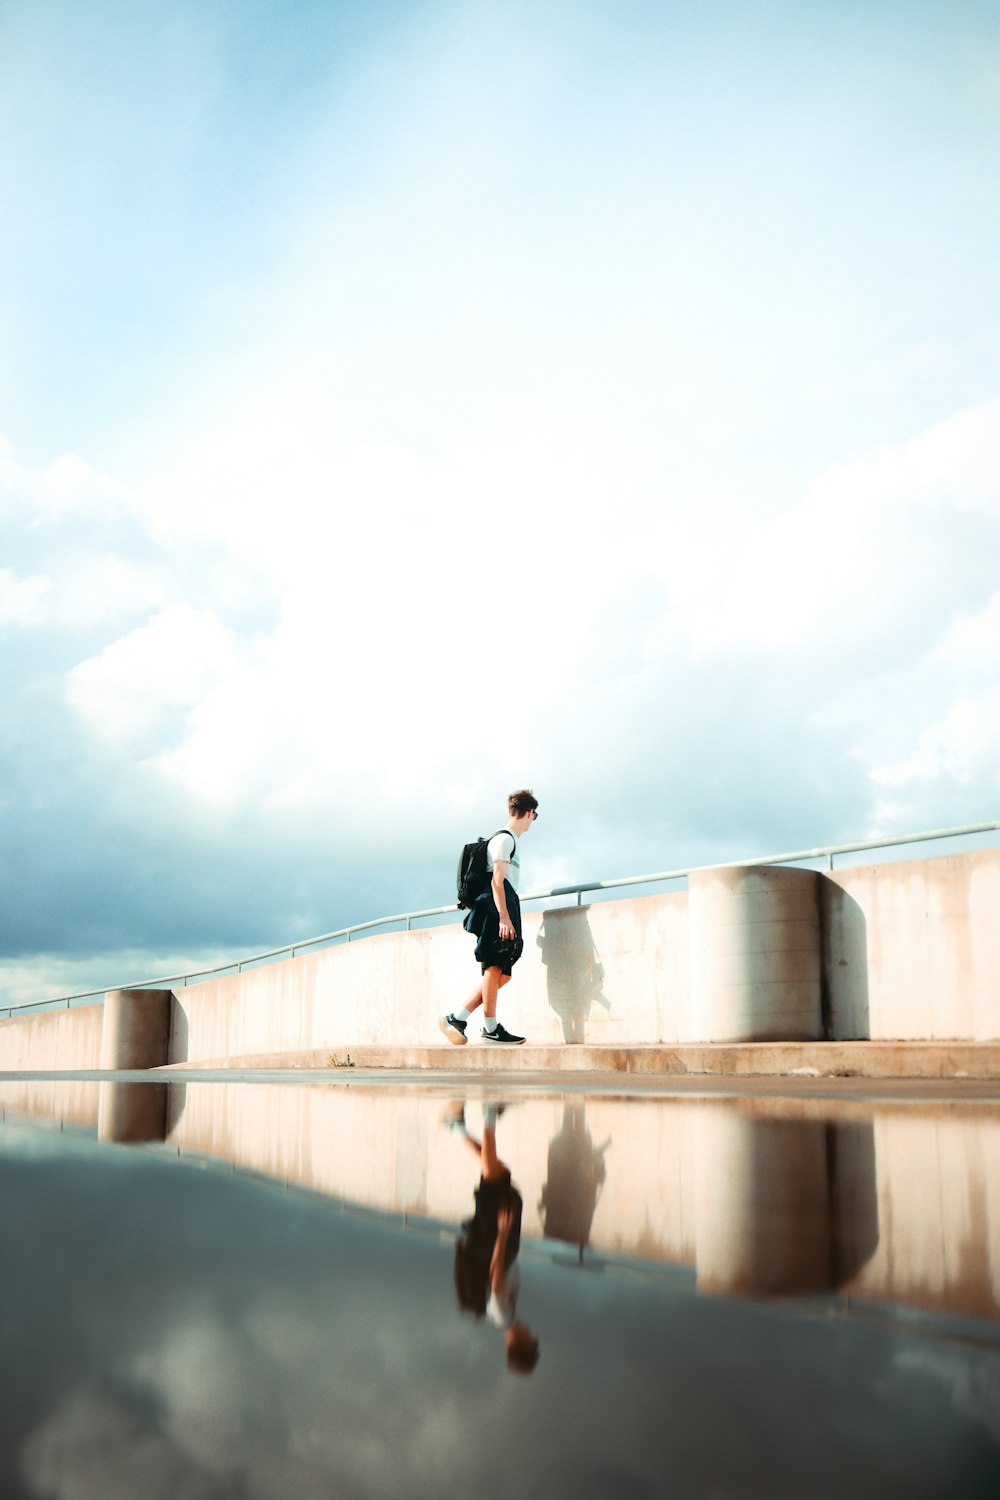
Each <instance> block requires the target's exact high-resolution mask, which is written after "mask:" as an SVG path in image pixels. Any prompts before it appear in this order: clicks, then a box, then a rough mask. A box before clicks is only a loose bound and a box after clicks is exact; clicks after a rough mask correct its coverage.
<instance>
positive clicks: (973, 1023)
mask: <svg viewBox="0 0 1000 1500" xmlns="http://www.w3.org/2000/svg"><path fill="white" fill-rule="evenodd" d="M827 882H828V883H829V884H830V885H831V886H834V885H835V886H836V887H838V888H839V890H840V891H841V892H843V896H842V897H841V902H842V905H841V909H840V912H839V915H838V923H837V931H836V932H835V934H834V937H835V940H836V939H837V938H838V937H839V941H840V942H841V944H842V947H841V951H840V952H839V954H838V955H836V956H834V955H833V954H831V957H832V958H833V962H832V963H831V964H830V977H831V985H832V997H833V998H832V1004H833V1009H834V1013H835V1016H836V1020H837V1026H838V1029H835V1030H834V1032H833V1035H834V1036H843V1037H849V1036H851V1035H857V1034H858V1033H857V1032H856V1031H855V1030H854V1029H853V1026H854V1024H855V1023H858V1022H860V1024H862V1025H864V1024H865V1023H866V1021H867V1024H868V1026H869V1027H870V1030H868V1031H866V1032H862V1033H860V1034H862V1035H870V1036H871V1037H872V1039H873V1040H876V1041H882V1040H889V1039H892V1038H897V1037H898V1038H919V1039H923V1038H926V1039H928V1040H934V1039H939V1038H941V1039H945V1038H947V1039H952V1038H962V1039H965V1040H969V1041H992V1040H995V1039H996V1038H997V1037H1000V850H998V849H983V850H979V851H977V852H975V853H972V854H948V855H944V856H941V857H938V858H936V859H919V860H906V861H903V862H901V863H899V864H892V865H872V866H870V867H868V868H865V869H857V870H835V871H834V872H833V874H832V875H830V876H829V877H827ZM862 951H864V952H865V953H866V954H867V970H866V971H865V970H864V969H863V968H862V966H861V964H860V953H861V952H862ZM840 960H843V963H841V962H840Z"/></svg>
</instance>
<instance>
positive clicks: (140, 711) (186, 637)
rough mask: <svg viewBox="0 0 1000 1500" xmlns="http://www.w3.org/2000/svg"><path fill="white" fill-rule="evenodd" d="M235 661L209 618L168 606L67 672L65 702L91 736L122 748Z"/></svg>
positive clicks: (225, 636) (227, 639)
mask: <svg viewBox="0 0 1000 1500" xmlns="http://www.w3.org/2000/svg"><path fill="white" fill-rule="evenodd" d="M238 661H239V650H238V647H237V645H236V642H235V640H234V638H233V635H232V632H231V631H229V630H227V629H226V627H225V626H224V625H223V624H222V623H221V622H220V620H219V619H218V617H217V616H216V615H215V614H213V613H212V611H210V610H198V609H194V608H192V606H191V605H189V604H184V603H179V604H171V605H168V606H166V607H165V608H164V609H162V610H161V611H160V612H159V614H157V615H156V616H155V617H154V618H153V619H152V620H151V621H150V623H149V624H148V625H144V626H142V627H140V628H139V629H138V630H133V631H131V632H130V633H129V634H128V635H124V636H122V637H121V638H120V639H119V640H117V641H114V642H112V644H111V645H109V646H106V647H105V649H104V650H103V651H102V652H100V654H99V655H98V656H95V657H91V658H90V659H89V660H87V661H84V662H81V663H80V664H79V665H78V666H76V667H74V668H73V670H72V671H71V672H70V673H69V674H68V676H67V680H66V697H67V700H68V702H69V703H70V705H71V706H72V707H73V708H74V709H75V710H76V711H77V713H79V714H80V715H81V716H82V717H83V718H84V719H85V720H86V721H87V723H88V724H89V725H90V727H91V728H92V729H93V730H94V731H95V732H96V733H97V734H98V735H100V736H101V737H102V738H104V739H107V740H110V741H112V742H117V743H126V744H127V743H130V742H134V741H137V740H141V739H143V738H144V737H146V736H148V735H149V734H151V733H154V732H156V731H158V730H159V731H163V730H165V729H166V728H167V727H168V726H169V725H170V723H171V722H172V719H173V717H174V715H175V714H176V713H177V712H178V711H183V710H186V709H190V708H191V707H192V706H193V705H195V704H197V703H198V701H199V699H200V698H201V697H202V696H203V695H204V693H205V691H206V690H207V689H208V687H209V686H210V685H211V684H212V683H214V682H217V681H219V680H220V679H223V680H224V679H226V678H228V677H231V675H232V673H233V671H234V669H235V667H236V666H237V663H238Z"/></svg>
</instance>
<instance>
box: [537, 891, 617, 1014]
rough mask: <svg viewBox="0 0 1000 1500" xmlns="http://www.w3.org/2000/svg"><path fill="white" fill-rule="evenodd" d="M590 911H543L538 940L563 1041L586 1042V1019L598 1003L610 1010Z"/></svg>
mask: <svg viewBox="0 0 1000 1500" xmlns="http://www.w3.org/2000/svg"><path fill="white" fill-rule="evenodd" d="M588 910H589V908H588V907H585V906H563V907H556V908H554V909H553V910H552V911H547V912H543V914H542V925H541V927H540V929H539V932H538V937H537V939H536V941H537V944H538V947H539V949H540V950H541V958H542V963H543V964H544V965H545V978H546V984H547V986H548V1000H549V1005H550V1006H551V1007H552V1009H553V1010H554V1011H555V1013H556V1015H557V1016H558V1017H559V1019H560V1021H561V1022H562V1029H563V1039H564V1040H565V1041H567V1042H573V1043H581V1042H583V1041H584V1040H585V1032H586V1025H587V1018H588V1017H589V1015H590V1012H591V1010H592V1008H593V1006H594V1005H595V1004H596V1005H603V1006H604V1009H605V1010H610V1009H611V1003H610V1001H609V1000H608V999H607V998H606V997H605V994H604V968H603V966H602V964H601V961H600V958H599V956H598V953H597V946H596V944H595V942H594V935H593V933H592V932H591V930H590V921H589V918H588Z"/></svg>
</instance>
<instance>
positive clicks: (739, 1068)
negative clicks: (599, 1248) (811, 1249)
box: [156, 1041, 1000, 1097]
mask: <svg viewBox="0 0 1000 1500" xmlns="http://www.w3.org/2000/svg"><path fill="white" fill-rule="evenodd" d="M206 1068H207V1069H212V1070H224V1069H261V1068H263V1069H275V1068H277V1069H324V1070H325V1069H341V1068H343V1069H351V1068H356V1069H359V1070H363V1071H379V1070H383V1069H385V1070H389V1071H392V1072H403V1073H407V1072H414V1073H424V1072H427V1071H429V1072H433V1073H447V1074H453V1075H456V1076H459V1077H461V1076H466V1075H469V1074H482V1073H489V1074H491V1075H495V1074H505V1075H507V1076H512V1077H517V1076H520V1075H522V1074H531V1075H533V1076H536V1077H537V1076H539V1075H544V1076H549V1077H551V1076H553V1075H563V1076H566V1075H577V1076H578V1075H580V1074H583V1075H588V1074H590V1075H594V1076H595V1077H596V1076H605V1077H606V1076H607V1075H609V1074H610V1075H615V1074H617V1075H619V1076H622V1075H624V1076H628V1077H633V1078H637V1079H638V1078H649V1079H651V1080H652V1079H668V1078H675V1079H679V1078H698V1077H701V1078H741V1079H745V1078H753V1077H762V1078H792V1079H806V1078H860V1079H886V1080H887V1079H950V1080H962V1079H976V1080H995V1081H997V1082H998V1083H1000V1041H998V1042H744V1043H723V1042H715V1043H704V1044H700V1045H697V1046H685V1047H678V1046H637V1047H588V1046H561V1047H551V1046H545V1047H533V1046H529V1045H525V1046H523V1047H507V1046H491V1045H487V1044H485V1043H473V1044H471V1045H469V1046H465V1047H450V1046H445V1045H441V1044H437V1045H432V1046H427V1047H415V1046H399V1047H389V1046H378V1047H376V1046H358V1047H350V1048H348V1047H338V1048H334V1049H333V1050H322V1051H316V1050H313V1051H308V1052H293V1053H289V1052H286V1053H260V1054H255V1055H253V1056H248V1057H238V1058H228V1059H227V1058H213V1059H207V1060H206V1061H204V1062H199V1063H194V1062H184V1063H175V1064H173V1065H171V1067H168V1068H158V1069H157V1070H156V1072H157V1073H170V1072H180V1071H184V1072H194V1071H196V1070H201V1069H206ZM998 1097H1000V1091H998Z"/></svg>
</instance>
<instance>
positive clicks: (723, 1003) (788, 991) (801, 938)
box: [688, 865, 823, 1042]
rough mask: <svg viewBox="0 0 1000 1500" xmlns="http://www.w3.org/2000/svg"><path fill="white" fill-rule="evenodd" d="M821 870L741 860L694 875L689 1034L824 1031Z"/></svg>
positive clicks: (811, 1034) (794, 1035)
mask: <svg viewBox="0 0 1000 1500" xmlns="http://www.w3.org/2000/svg"><path fill="white" fill-rule="evenodd" d="M817 892H818V877H817V875H816V872H815V871H814V870H785V869H776V868H768V867H766V866H747V865H745V866H741V867H738V868H735V869H725V870H721V869H720V870H698V871H695V873H694V874H692V875H691V876H690V879H689V896H688V903H689V904H688V912H689V921H690V931H691V1012H692V1020H693V1035H692V1037H691V1040H696V1041H703V1042H754V1041H817V1040H819V1039H820V1038H821V1037H822V1035H823V1029H822V1028H823V1019H822V1005H821V972H820V934H819V900H818V895H817Z"/></svg>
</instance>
